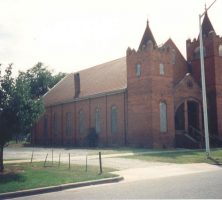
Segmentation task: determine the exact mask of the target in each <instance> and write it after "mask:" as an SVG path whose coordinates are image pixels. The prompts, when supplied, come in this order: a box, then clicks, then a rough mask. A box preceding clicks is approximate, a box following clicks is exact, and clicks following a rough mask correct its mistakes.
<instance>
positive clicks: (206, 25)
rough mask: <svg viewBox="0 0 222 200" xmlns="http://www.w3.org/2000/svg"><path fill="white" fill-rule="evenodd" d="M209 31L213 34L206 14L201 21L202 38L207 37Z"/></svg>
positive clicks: (212, 28)
mask: <svg viewBox="0 0 222 200" xmlns="http://www.w3.org/2000/svg"><path fill="white" fill-rule="evenodd" d="M211 31H214V32H215V30H214V27H213V25H212V24H211V22H210V19H209V17H208V15H207V13H206V14H205V16H204V19H203V23H202V33H203V36H208V34H209V33H210V32H211Z"/></svg>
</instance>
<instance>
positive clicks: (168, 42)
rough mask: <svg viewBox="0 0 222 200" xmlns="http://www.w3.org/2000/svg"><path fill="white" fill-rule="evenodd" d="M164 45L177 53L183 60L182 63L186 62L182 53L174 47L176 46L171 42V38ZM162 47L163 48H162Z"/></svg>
mask: <svg viewBox="0 0 222 200" xmlns="http://www.w3.org/2000/svg"><path fill="white" fill-rule="evenodd" d="M164 45H167V46H170V47H171V48H172V49H174V50H175V51H176V52H177V53H179V54H180V56H181V57H182V59H183V60H184V62H186V59H185V58H184V56H183V55H182V53H181V52H180V50H179V49H178V47H177V46H176V44H175V43H174V42H173V40H172V39H171V38H169V39H168V40H167V41H166V42H165V43H164ZM164 45H163V46H164Z"/></svg>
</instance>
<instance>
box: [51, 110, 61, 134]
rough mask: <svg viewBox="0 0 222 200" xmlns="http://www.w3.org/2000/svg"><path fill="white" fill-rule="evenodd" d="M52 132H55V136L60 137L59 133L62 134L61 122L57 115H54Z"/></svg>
mask: <svg viewBox="0 0 222 200" xmlns="http://www.w3.org/2000/svg"><path fill="white" fill-rule="evenodd" d="M52 131H53V134H55V135H59V132H60V120H59V118H58V115H57V113H54V114H53V121H52Z"/></svg>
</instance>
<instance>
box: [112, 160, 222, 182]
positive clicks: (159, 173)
mask: <svg viewBox="0 0 222 200" xmlns="http://www.w3.org/2000/svg"><path fill="white" fill-rule="evenodd" d="M216 170H222V168H221V167H220V166H217V165H210V164H207V163H195V164H168V165H156V166H154V165H152V166H149V167H143V168H131V169H125V170H121V171H115V172H113V173H115V174H118V175H120V176H122V177H124V181H125V182H131V181H137V180H145V179H157V178H164V177H171V176H180V175H186V174H194V173H201V172H208V171H216Z"/></svg>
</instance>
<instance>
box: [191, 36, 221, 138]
mask: <svg viewBox="0 0 222 200" xmlns="http://www.w3.org/2000/svg"><path fill="white" fill-rule="evenodd" d="M203 43H204V47H205V49H206V56H205V58H204V64H205V78H206V88H207V103H208V119H209V131H210V134H219V135H222V132H221V125H220V124H221V123H220V120H221V109H222V107H221V103H220V99H221V96H220V93H221V91H222V78H221V77H222V76H221V74H222V58H221V57H219V51H218V48H219V45H220V44H222V38H220V37H219V36H217V35H215V33H211V34H210V35H209V36H208V37H206V38H204V40H203ZM198 46H199V41H196V40H194V41H192V42H191V41H190V40H188V41H187V59H188V61H189V62H191V64H192V71H193V73H192V74H193V76H194V78H195V79H196V81H197V82H198V83H199V84H200V85H201V70H200V60H199V59H195V58H194V57H193V53H194V50H195V48H196V47H198Z"/></svg>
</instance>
